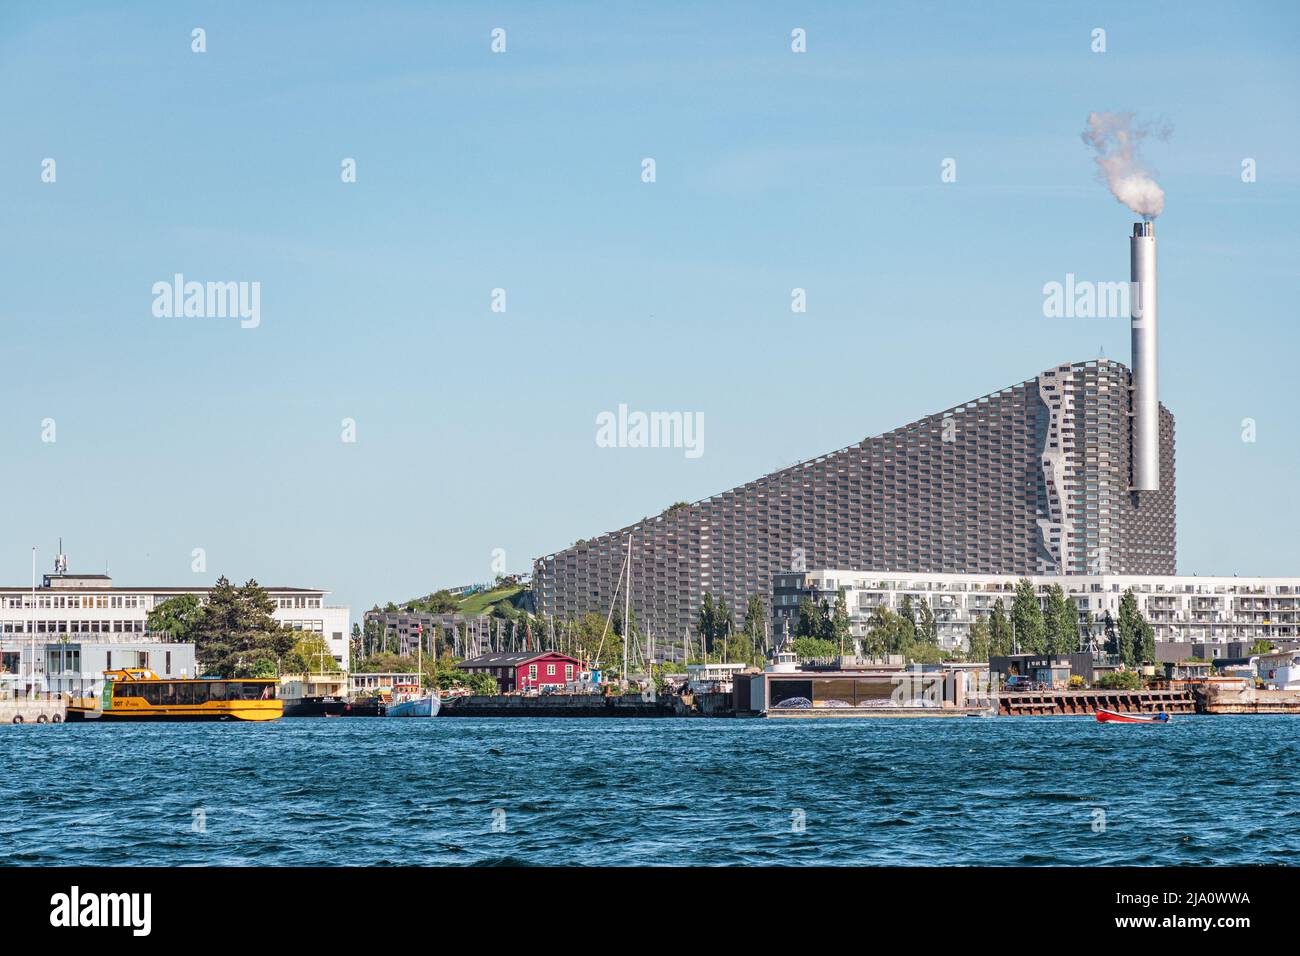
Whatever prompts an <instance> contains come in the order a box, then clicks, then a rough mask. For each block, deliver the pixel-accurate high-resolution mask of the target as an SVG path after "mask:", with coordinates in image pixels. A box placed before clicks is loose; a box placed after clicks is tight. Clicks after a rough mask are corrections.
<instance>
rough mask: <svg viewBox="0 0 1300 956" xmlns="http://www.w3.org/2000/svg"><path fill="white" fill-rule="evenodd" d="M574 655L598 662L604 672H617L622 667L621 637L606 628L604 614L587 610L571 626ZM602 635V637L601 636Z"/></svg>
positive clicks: (586, 660) (585, 660)
mask: <svg viewBox="0 0 1300 956" xmlns="http://www.w3.org/2000/svg"><path fill="white" fill-rule="evenodd" d="M570 633H571V635H572V637H573V643H574V650H575V654H574V656H575V657H577V658H578V659H579V660H581V661H584V662H588V663H597V662H598V663H599V664H600V665H601V670H602V672H604V673H611V674H617V673H618V672H619V671H621V670H622V669H623V638H621V637H619V636H618V635H617V634H615V633H614V629H613V628H612V627H610V628H608V629H606V627H605V616H604V615H603V614H597V613H596V612H595V611H588V612H587V613H586V614H584V615H583V616H582V617H581V618H579V619H578V620H577V621H576V622H574V624H573V625H572V627H571V630H570ZM602 635H603V637H602Z"/></svg>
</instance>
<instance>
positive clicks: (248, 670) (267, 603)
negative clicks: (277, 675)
mask: <svg viewBox="0 0 1300 956" xmlns="http://www.w3.org/2000/svg"><path fill="white" fill-rule="evenodd" d="M274 611H275V603H274V602H273V601H272V600H271V599H270V597H268V596H267V593H266V591H265V589H263V588H262V587H261V586H260V585H259V584H258V583H257V582H256V581H253V580H250V581H248V582H247V583H246V584H244V586H243V587H240V588H237V587H235V586H234V585H232V584H231V583H230V581H229V580H227V579H226V578H225V577H224V576H223V577H221V578H218V579H217V583H216V585H215V586H214V587H213V588H212V590H211V591H210V592H209V594H208V603H207V607H206V609H205V612H204V614H203V616H202V617H201V618H200V619H199V620H198V621H197V622H196V623H195V624H194V626H193V627H192V628H191V630H190V634H189V637H190V639H191V640H192V641H193V642H194V651H195V655H196V656H197V658H198V662H199V666H200V667H202V669H203V671H204V673H206V674H212V675H215V676H218V677H251V676H253V675H254V671H257V672H258V673H265V672H266V668H267V666H268V664H266V663H261V662H269V666H270V667H271V668H272V673H274V670H275V668H276V667H277V665H278V662H279V660H280V659H281V658H283V657H284V656H285V655H286V654H288V653H289V652H290V651H291V650H292V649H293V647H294V645H295V644H296V643H297V642H298V638H299V635H298V633H297V632H295V631H291V630H289V629H288V628H285V627H282V626H281V625H280V623H279V622H278V621H276V620H275V617H274Z"/></svg>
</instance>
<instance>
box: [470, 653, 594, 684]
mask: <svg viewBox="0 0 1300 956" xmlns="http://www.w3.org/2000/svg"><path fill="white" fill-rule="evenodd" d="M456 666H457V667H458V668H459V669H460V670H463V671H466V672H467V673H470V674H490V675H492V676H493V677H495V678H496V682H497V687H498V688H499V689H500V690H501V692H502V693H509V692H511V691H515V690H541V689H542V688H544V687H555V686H562V685H564V684H567V683H570V682H572V681H575V680H577V679H578V672H579V671H580V670H581V669H582V665H581V663H580V662H579V661H578V659H577V658H576V657H570V656H569V655H568V654H561V653H559V652H558V651H525V652H523V653H520V654H483V655H482V656H480V657H472V658H470V659H469V660H466V661H461V662H460V663H459V664H457V665H456Z"/></svg>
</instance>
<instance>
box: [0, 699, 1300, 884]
mask: <svg viewBox="0 0 1300 956" xmlns="http://www.w3.org/2000/svg"><path fill="white" fill-rule="evenodd" d="M1298 726H1300V725H1297V724H1296V723H1295V718H1293V717H1268V716H1243V717H1182V718H1178V719H1176V720H1175V721H1174V722H1172V723H1171V724H1169V725H1168V726H1165V727H1143V726H1132V725H1100V724H1098V723H1096V722H1095V721H1094V720H1092V719H1091V718H1077V717H1061V718H1050V717H1048V718H1034V717H1024V718H997V719H991V720H968V719H958V720H893V719H875V720H834V719H830V720H816V721H778V720H768V721H764V720H700V719H692V720H678V719H661V720H646V719H628V718H623V719H590V720H564V719H475V718H464V719H456V720H452V719H441V718H440V719H436V720H383V719H367V718H357V719H344V720H281V721H277V722H274V723H264V724H242V723H232V724H215V725H214V724H184V723H181V724H161V725H142V724H129V725H117V726H96V725H86V724H82V725H68V724H63V725H43V726H39V727H34V726H23V727H10V726H4V727H0V754H3V764H2V766H0V788H3V792H4V794H5V798H4V808H5V812H4V814H3V816H2V817H0V845H3V846H4V847H5V848H6V858H7V860H8V862H9V863H10V864H31V865H36V864H78V865H135V864H150V865H165V866H187V865H220V864H256V865H281V864H283V865H291V864H292V865H373V864H379V865H394V864H416V865H438V864H450V865H469V864H479V865H482V864H488V865H491V864H507V865H509V864H552V865H555V864H560V865H562V864H580V865H616V864H621V865H734V864H743V863H760V864H794V865H802V864H810V865H811V864H830V865H864V864H869V865H903V864H907V865H952V864H958V865H1000V864H1027V865H1081V864H1088V865H1096V864H1101V865H1107V864H1134V865H1201V864H1205V865H1210V864H1258V863H1264V864H1267V863H1274V864H1280V863H1292V862H1294V853H1295V833H1296V830H1297V828H1298V827H1300V784H1298V783H1297V781H1296V776H1295V774H1294V768H1295V767H1296V765H1297V758H1298V757H1300V744H1297V742H1296V730H1297V727H1298Z"/></svg>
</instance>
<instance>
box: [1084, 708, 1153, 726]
mask: <svg viewBox="0 0 1300 956" xmlns="http://www.w3.org/2000/svg"><path fill="white" fill-rule="evenodd" d="M1097 720H1098V722H1099V723H1103V724H1107V723H1116V724H1167V723H1169V715H1168V714H1166V713H1165V712H1164V711H1163V710H1162V711H1161V712H1160V713H1158V714H1121V713H1120V712H1119V711H1115V710H1106V709H1104V708H1102V707H1098V708H1097Z"/></svg>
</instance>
